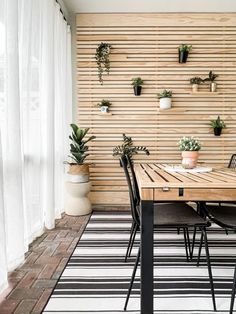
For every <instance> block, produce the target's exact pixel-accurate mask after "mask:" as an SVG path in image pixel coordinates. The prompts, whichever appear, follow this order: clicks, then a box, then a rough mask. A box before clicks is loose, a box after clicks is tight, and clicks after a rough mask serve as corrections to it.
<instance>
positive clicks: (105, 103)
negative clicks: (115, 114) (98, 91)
mask: <svg viewBox="0 0 236 314" xmlns="http://www.w3.org/2000/svg"><path fill="white" fill-rule="evenodd" d="M111 105H112V103H111V102H110V101H109V100H106V99H103V100H102V101H101V102H99V103H98V104H97V106H98V107H100V111H101V113H108V112H109V108H110V107H111Z"/></svg>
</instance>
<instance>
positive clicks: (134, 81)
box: [132, 77, 143, 86]
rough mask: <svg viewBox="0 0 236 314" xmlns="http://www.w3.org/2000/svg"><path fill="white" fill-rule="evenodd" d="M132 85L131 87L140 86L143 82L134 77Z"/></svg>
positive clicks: (139, 78)
mask: <svg viewBox="0 0 236 314" xmlns="http://www.w3.org/2000/svg"><path fill="white" fill-rule="evenodd" d="M132 85H133V86H142V85H143V80H142V79H141V77H134V78H132Z"/></svg>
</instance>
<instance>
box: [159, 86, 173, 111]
mask: <svg viewBox="0 0 236 314" xmlns="http://www.w3.org/2000/svg"><path fill="white" fill-rule="evenodd" d="M157 97H158V98H159V100H160V109H170V108H171V100H172V91H171V90H166V89H164V90H163V91H162V92H161V93H158V94H157Z"/></svg>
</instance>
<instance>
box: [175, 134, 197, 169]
mask: <svg viewBox="0 0 236 314" xmlns="http://www.w3.org/2000/svg"><path fill="white" fill-rule="evenodd" d="M178 144H179V149H180V150H181V151H182V166H183V167H184V168H186V169H192V168H194V167H196V165H197V161H198V155H199V150H200V149H201V144H200V142H199V140H198V139H196V138H194V137H192V136H191V137H189V136H184V137H182V138H181V139H180V141H179V143H178Z"/></svg>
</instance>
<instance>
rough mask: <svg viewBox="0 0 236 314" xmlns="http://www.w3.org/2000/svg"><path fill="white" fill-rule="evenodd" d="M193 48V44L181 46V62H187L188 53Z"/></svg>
mask: <svg viewBox="0 0 236 314" xmlns="http://www.w3.org/2000/svg"><path fill="white" fill-rule="evenodd" d="M191 49H192V45H186V44H182V45H180V46H179V63H186V62H187V60H188V54H189V52H190V51H191Z"/></svg>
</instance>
